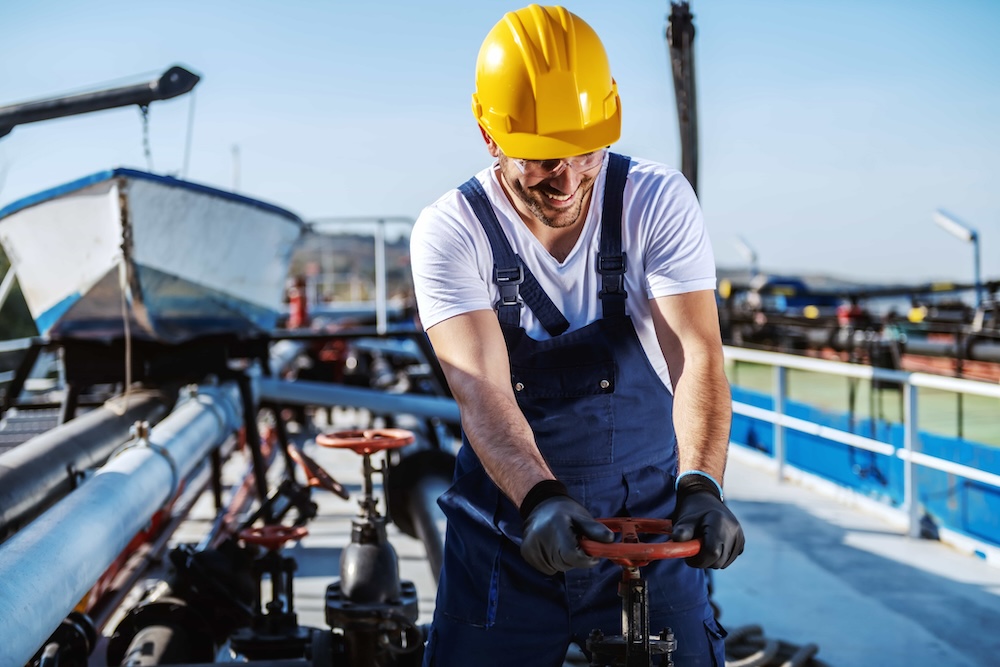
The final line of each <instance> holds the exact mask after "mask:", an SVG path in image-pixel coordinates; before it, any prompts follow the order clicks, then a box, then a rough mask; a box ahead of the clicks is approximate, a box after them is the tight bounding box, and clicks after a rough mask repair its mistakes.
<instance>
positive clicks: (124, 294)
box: [0, 169, 305, 343]
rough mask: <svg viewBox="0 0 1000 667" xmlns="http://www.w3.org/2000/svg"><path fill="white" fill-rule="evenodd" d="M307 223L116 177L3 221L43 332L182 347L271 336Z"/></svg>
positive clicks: (227, 199) (168, 183)
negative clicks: (198, 341) (215, 338)
mask: <svg viewBox="0 0 1000 667" xmlns="http://www.w3.org/2000/svg"><path fill="white" fill-rule="evenodd" d="M304 227H305V226H304V223H303V222H302V221H301V220H300V219H299V218H298V217H297V216H295V215H294V214H292V213H290V212H288V211H285V210H283V209H280V208H277V207H275V206H272V205H270V204H266V203H264V202H260V201H257V200H253V199H249V198H246V197H242V196H239V195H235V194H232V193H227V192H224V191H221V190H215V189H212V188H207V187H204V186H200V185H196V184H193V183H188V182H185V181H180V180H177V179H173V178H167V177H160V176H155V175H152V174H146V173H144V172H138V171H132V170H126V169H116V170H114V171H107V172H102V173H100V174H95V175H93V176H90V177H87V178H85V179H81V180H79V181H75V182H74V183H70V184H68V185H65V186H62V187H60V188H55V189H53V190H49V191H46V192H43V193H40V194H38V195H35V196H34V197H29V198H27V199H24V200H21V201H19V202H15V203H14V204H11V205H10V206H8V207H6V208H5V209H4V210H2V211H0V244H2V245H3V247H4V250H5V251H6V253H7V256H8V257H9V258H10V260H11V264H12V266H13V268H14V270H15V271H16V274H17V278H18V282H19V283H20V285H21V291H22V293H23V294H24V297H25V301H26V302H27V304H28V308H29V310H30V311H31V314H32V316H33V317H34V319H35V323H36V325H37V327H38V330H39V333H40V334H43V335H48V336H49V337H52V338H85V339H105V340H106V339H114V338H119V337H123V336H125V335H130V336H135V337H139V338H145V339H149V340H154V341H160V342H165V343H179V342H183V341H185V340H189V339H192V338H196V337H201V336H205V335H218V334H240V335H244V334H252V333H254V332H255V331H269V330H270V329H271V328H273V327H274V325H275V323H276V320H277V318H278V315H279V313H280V312H281V311H282V310H283V305H282V304H283V294H284V284H285V279H286V276H287V271H288V264H289V261H290V258H291V253H292V250H293V248H294V245H295V243H296V242H297V241H298V239H299V237H300V236H301V234H302V232H303V230H304Z"/></svg>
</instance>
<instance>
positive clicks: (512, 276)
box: [458, 177, 621, 336]
mask: <svg viewBox="0 0 1000 667" xmlns="http://www.w3.org/2000/svg"><path fill="white" fill-rule="evenodd" d="M458 189H459V191H460V192H461V193H462V194H463V195H464V196H465V198H466V199H467V200H468V202H469V205H470V206H472V210H473V212H474V213H475V214H476V217H477V218H478V219H479V224H481V225H482V226H483V229H484V230H485V231H486V236H487V238H489V240H490V247H491V248H492V249H493V261H494V262H495V264H494V266H493V282H495V283H496V284H497V286H498V287H499V288H500V299H499V300H498V301H497V302H496V309H497V317H498V318H499V319H500V324H503V325H507V326H511V327H519V326H521V307H522V306H524V304H528V307H529V308H531V312H533V313H534V314H535V317H537V318H538V321H539V323H541V325H542V326H543V327H545V330H546V331H547V332H548V333H549V335H550V336H558V335H559V334H561V333H562V332H564V331H566V329H568V328H569V322H568V321H567V320H566V318H565V317H564V316H563V314H562V313H561V312H559V309H558V308H556V305H555V304H554V303H552V299H550V298H549V295H548V294H546V293H545V291H544V290H543V289H542V286H541V285H539V284H538V280H537V279H536V278H535V276H534V275H532V273H531V271H530V270H529V269H528V267H527V266H525V264H524V261H523V260H522V259H521V258H520V257H519V256H518V255H516V254H515V253H514V249H513V248H511V247H510V242H509V241H508V240H507V237H506V236H505V235H504V233H503V229H501V227H500V221H499V220H497V215H496V213H495V212H494V210H493V205H492V204H490V200H489V198H487V196H486V191H485V190H483V186H482V184H481V183H480V182H479V180H478V179H476V178H475V177H473V178H470V179H469V180H468V181H466V182H465V183H463V184H462V185H460V186H459V187H458ZM619 245H621V244H620V243H619ZM522 299H523V301H522Z"/></svg>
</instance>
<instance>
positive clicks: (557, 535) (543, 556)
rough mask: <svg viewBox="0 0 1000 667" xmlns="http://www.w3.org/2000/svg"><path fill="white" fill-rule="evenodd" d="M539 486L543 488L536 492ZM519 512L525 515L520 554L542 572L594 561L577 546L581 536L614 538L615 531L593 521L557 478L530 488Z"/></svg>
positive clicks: (610, 539) (584, 565) (580, 565)
mask: <svg viewBox="0 0 1000 667" xmlns="http://www.w3.org/2000/svg"><path fill="white" fill-rule="evenodd" d="M539 488H542V489H543V492H542V493H541V494H539V493H535V492H536V489H539ZM560 488H561V490H560ZM540 496H541V499H539V498H540ZM521 516H522V517H524V526H523V528H522V531H521V533H522V538H523V541H522V542H521V556H523V557H524V560H526V561H528V564H529V565H531V566H532V567H533V568H535V569H536V570H538V571H539V572H541V573H543V574H548V575H552V574H555V573H556V572H565V571H566V570H571V569H573V568H575V567H581V568H583V567H594V566H595V565H597V563H598V562H599V559H597V558H594V557H592V556H588V555H587V554H585V553H584V552H583V549H582V548H581V547H580V538H581V537H586V538H588V539H591V540H595V541H597V542H613V541H614V539H615V534H614V532H613V531H612V530H611V529H610V528H608V527H607V526H605V525H604V524H603V523H600V522H599V521H595V520H594V517H593V516H591V515H590V512H588V511H587V508H585V507H584V506H583V505H581V504H580V503H578V502H576V501H575V500H573V499H572V498H570V497H569V494H568V493H567V492H566V490H565V487H563V486H562V485H561V484H559V483H558V482H552V481H547V482H541V483H540V484H539V485H537V486H536V487H535V488H534V489H532V490H531V492H529V493H528V496H526V498H525V502H524V503H522V504H521Z"/></svg>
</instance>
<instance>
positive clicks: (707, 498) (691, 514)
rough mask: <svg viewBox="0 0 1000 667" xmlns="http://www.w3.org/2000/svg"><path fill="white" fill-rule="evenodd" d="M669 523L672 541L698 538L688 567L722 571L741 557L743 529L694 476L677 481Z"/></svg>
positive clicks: (708, 484)
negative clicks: (699, 549) (699, 545)
mask: <svg viewBox="0 0 1000 667" xmlns="http://www.w3.org/2000/svg"><path fill="white" fill-rule="evenodd" d="M673 522H674V528H673V533H672V535H671V539H672V540H673V541H675V542H686V541H688V540H693V539H695V538H696V537H700V538H701V539H702V541H703V543H704V544H703V546H702V548H701V551H700V552H698V554H697V555H696V556H691V557H690V558H688V559H686V562H687V564H688V565H690V566H691V567H701V568H706V567H709V568H714V569H722V568H725V567H728V566H729V565H730V564H731V563H732V562H733V561H734V560H736V557H737V556H739V555H740V554H741V553H743V542H744V539H743V528H742V527H741V526H740V522H739V521H737V519H736V516H735V515H733V513H732V512H731V511H729V508H728V507H726V506H725V505H724V504H723V503H722V498H721V496H720V494H719V491H718V489H717V488H716V487H715V485H714V483H713V482H710V481H708V480H707V479H704V478H699V477H698V476H696V475H687V476H685V477H683V478H682V479H681V481H680V483H679V484H678V487H677V509H676V511H675V512H674V516H673Z"/></svg>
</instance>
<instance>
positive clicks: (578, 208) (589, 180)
mask: <svg viewBox="0 0 1000 667" xmlns="http://www.w3.org/2000/svg"><path fill="white" fill-rule="evenodd" d="M508 183H510V185H511V186H512V188H513V190H514V192H515V193H516V194H517V196H518V198H519V199H520V200H521V201H522V202H524V205H525V206H527V207H528V210H530V211H531V212H532V213H533V214H534V216H535V217H536V218H538V220H539V221H540V222H541V223H542V224H544V225H545V226H546V227H551V228H552V229H563V228H565V227H572V226H573V225H574V224H576V223H577V222H578V221H579V220H580V216H581V215H582V213H583V204H584V201H585V200H586V199H587V194H588V193H589V192H590V190H591V189H592V188H593V187H594V178H593V177H592V176H588V177H585V178H583V179H582V180H581V181H580V184H579V185H578V186H577V188H576V191H575V192H574V193H573V194H574V197H575V200H574V201H573V205H572V206H571V207H570V208H568V209H559V210H555V211H553V209H551V208H548V207H547V206H546V201H547V197H546V196H545V194H544V191H543V189H542V188H539V187H537V186H535V187H533V188H530V189H528V188H525V187H524V186H523V185H522V184H521V182H520V181H517V180H514V181H513V182H510V181H508ZM559 194H565V193H559Z"/></svg>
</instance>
